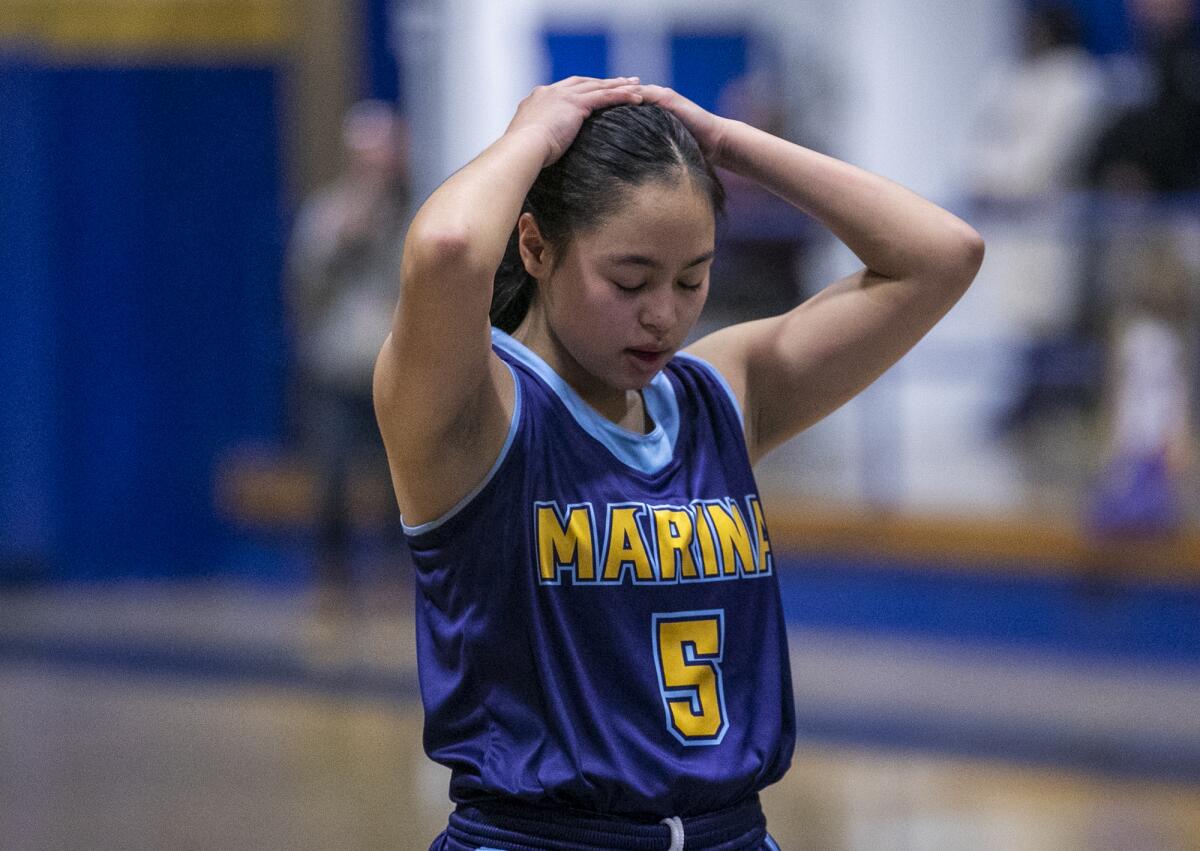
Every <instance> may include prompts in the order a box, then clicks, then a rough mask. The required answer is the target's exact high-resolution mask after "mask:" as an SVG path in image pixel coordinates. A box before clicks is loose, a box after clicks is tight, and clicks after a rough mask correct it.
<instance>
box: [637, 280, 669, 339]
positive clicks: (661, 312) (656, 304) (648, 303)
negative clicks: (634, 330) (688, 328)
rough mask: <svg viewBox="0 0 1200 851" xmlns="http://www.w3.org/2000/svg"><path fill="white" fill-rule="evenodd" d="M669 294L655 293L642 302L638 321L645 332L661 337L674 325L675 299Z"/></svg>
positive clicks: (648, 295)
mask: <svg viewBox="0 0 1200 851" xmlns="http://www.w3.org/2000/svg"><path fill="white" fill-rule="evenodd" d="M673 295H674V294H673V293H671V292H669V291H668V292H666V293H663V292H655V293H649V294H647V295H646V297H645V299H644V300H643V301H642V304H641V310H640V313H639V316H638V320H639V321H640V322H641V323H642V327H643V328H645V329H646V330H647V331H652V332H653V333H654V334H655V335H657V336H661V335H662V334H665V333H666V332H667V331H669V330H670V329H671V328H672V327H673V326H674V325H675V319H676V312H675V299H674V297H673Z"/></svg>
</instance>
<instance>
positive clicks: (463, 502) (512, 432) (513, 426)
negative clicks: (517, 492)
mask: <svg viewBox="0 0 1200 851" xmlns="http://www.w3.org/2000/svg"><path fill="white" fill-rule="evenodd" d="M505 366H507V367H508V371H509V373H511V374H512V379H513V415H512V422H511V423H509V424H508V437H506V438H505V439H504V446H502V447H500V456H499V457H498V458H496V463H495V464H493V465H492V469H490V470H488V473H487V475H486V476H484V477H483V481H482V482H480V483H479V484H477V485H476V486H475V487H474V488H473V489H472V490H471V492H470V493H469V494H467V495H466V496H464V497H463V498H462V499H460V500H459V501H458V504H457V505H455V506H454V507H453V508H451V509H450V510H449V511H447V512H446V513H445V514H443V515H442V516H441V517H438V518H437V519H436V520H430V521H429V522H427V523H422V524H420V525H419V526H409V525H408V524H407V523H405V522H404V518H403V517H402V518H400V525H401V526H402V527H403V528H404V532H405V534H408V535H422V534H424V533H425V532H432V531H433V530H434V529H436V528H437V527H438V526H441V525H442V524H443V523H445V522H446V521H447V520H449V519H450V518H451V517H453V516H454V515H455V514H458V512H460V511H462V510H463V509H464V508H466V507H467V505H469V504H470V502H471V500H473V499H475V497H477V496H479V494H480V492H481V491H482V490H483V489H484V488H486V487H487V485H488V482H490V481H491V480H492V478H493V477H494V476H495V475H496V471H497V470H499V469H500V465H501V464H503V463H504V459H505V458H507V457H508V450H509V449H510V448H512V444H513V440H514V439H515V438H516V436H517V427H518V426H519V425H520V423H521V382H520V380H519V379H518V378H517V371H516V370H515V369H513V368H512V366H511V365H510V364H507V363H506V364H505Z"/></svg>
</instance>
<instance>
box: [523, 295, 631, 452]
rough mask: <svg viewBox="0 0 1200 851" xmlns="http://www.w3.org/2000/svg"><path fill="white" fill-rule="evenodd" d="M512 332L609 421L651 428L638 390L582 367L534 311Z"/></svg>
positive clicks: (622, 425) (628, 427) (627, 425)
mask: <svg viewBox="0 0 1200 851" xmlns="http://www.w3.org/2000/svg"><path fill="white" fill-rule="evenodd" d="M512 336H513V338H514V339H515V340H517V341H518V342H519V343H521V344H522V345H523V346H525V347H526V348H527V349H529V350H530V351H532V352H533V353H534V354H536V355H537V356H538V357H540V358H541V359H542V360H544V361H545V362H546V364H547V365H548V366H549V367H550V368H551V369H552V370H554V372H555V373H557V374H558V376H559V377H560V378H562V379H563V381H565V382H567V384H569V385H570V386H571V389H572V390H574V391H575V392H576V393H578V394H579V397H580V398H581V399H583V401H584V402H586V403H587V404H588V406H589V407H591V408H593V409H594V410H595V411H596V413H598V414H600V416H602V417H604V418H605V419H606V420H608V421H609V422H612V423H614V424H616V425H618V426H620V427H621V428H624V429H627V430H628V431H632V432H634V433H636V434H646V433H648V432H649V431H650V430H651V429H653V427H654V426H653V423H652V422H651V421H650V415H649V414H648V413H647V411H646V406H645V403H644V401H643V399H642V394H641V392H640V391H638V390H623V389H621V388H619V387H613V386H612V385H611V384H607V383H606V382H604V381H602V380H600V379H599V378H597V377H596V376H595V375H593V374H592V373H590V372H588V371H587V370H586V369H584V368H583V366H581V365H580V363H579V362H578V361H577V360H575V358H574V357H573V356H572V355H571V353H570V352H569V351H567V348H566V346H564V345H563V344H562V342H561V341H560V340H559V339H558V337H557V336H556V335H555V333H554V331H553V329H551V328H550V326H549V325H548V324H547V323H546V322H544V321H541V320H540V317H539V316H537V315H536V314H535V312H534V311H531V312H530V315H529V316H527V317H526V318H525V321H524V322H522V323H521V325H520V326H519V327H518V328H517V329H516V330H515V331H513V335H512Z"/></svg>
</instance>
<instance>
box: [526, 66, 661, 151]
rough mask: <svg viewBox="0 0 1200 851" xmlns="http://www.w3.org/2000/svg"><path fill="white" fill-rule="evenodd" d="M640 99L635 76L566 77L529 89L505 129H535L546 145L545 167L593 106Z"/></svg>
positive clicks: (595, 108)
mask: <svg viewBox="0 0 1200 851" xmlns="http://www.w3.org/2000/svg"><path fill="white" fill-rule="evenodd" d="M641 102H642V95H641V93H640V92H639V91H638V78H637V77H612V78H609V79H607V80H600V79H597V78H596V77H568V78H567V79H565V80H559V81H558V82H557V83H554V84H553V85H549V86H538V87H537V88H536V89H534V90H533V91H532V92H530V94H529V96H528V97H526V98H525V99H524V100H523V101H521V104H520V106H518V107H517V114H516V115H515V116H513V120H512V121H511V122H509V125H508V130H507V131H506V132H509V133H512V132H517V131H526V130H529V131H533V132H535V133H536V134H537V136H538V137H539V138H540V140H541V141H543V142H544V143H545V145H546V158H545V161H544V162H543V163H542V166H543V167H545V166H548V165H550V164H551V163H552V162H554V161H555V160H557V159H558V158H559V157H561V156H562V155H563V154H564V153H566V150H567V148H569V147H570V146H571V142H573V141H574V140H575V135H576V134H577V133H578V132H579V128H580V127H581V126H582V125H583V120H584V119H585V118H587V117H588V116H589V115H591V114H592V112H593V111H594V110H597V109H604V108H605V107H608V106H619V105H621V104H627V103H641Z"/></svg>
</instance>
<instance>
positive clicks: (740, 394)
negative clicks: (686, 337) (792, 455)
mask: <svg viewBox="0 0 1200 851" xmlns="http://www.w3.org/2000/svg"><path fill="white" fill-rule="evenodd" d="M777 322H778V317H776V318H771V319H756V320H753V321H751V322H740V323H738V324H736V325H729V326H727V327H725V328H721V329H719V330H717V331H713V332H712V333H711V334H708V335H706V336H704V337H701V338H700V339H699V340H697V341H696V342H694V343H692V344H691V345H689V346H688V347H687V348H685V349H684V350H683V351H684V353H685V354H689V355H692V356H693V357H697V358H700V359H701V360H703V361H705V362H706V363H708V364H709V365H710V366H712V367H713V368H714V369H716V370H717V372H718V373H720V375H721V377H722V378H723V379H725V382H726V383H727V384H728V385H729V389H730V390H732V391H733V395H734V398H735V399H737V402H738V405H739V407H740V408H741V410H742V417H743V421H744V428H745V433H746V442H747V445H748V446H749V448H750V450H751V451H750V455H751V458H754V457H756V456H755V447H754V445H753V436H754V422H753V415H754V411H753V409H752V407H751V404H750V403H751V401H752V399H751V392H750V391H751V388H750V364H751V362H752V360H753V358H754V352H755V350H756V349H757V348H759V347H761V346H762V345H763V344H764V341H765V340H767V339H768V338H769V336H770V335H771V334H772V329H773V327H774V325H775V324H777Z"/></svg>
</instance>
